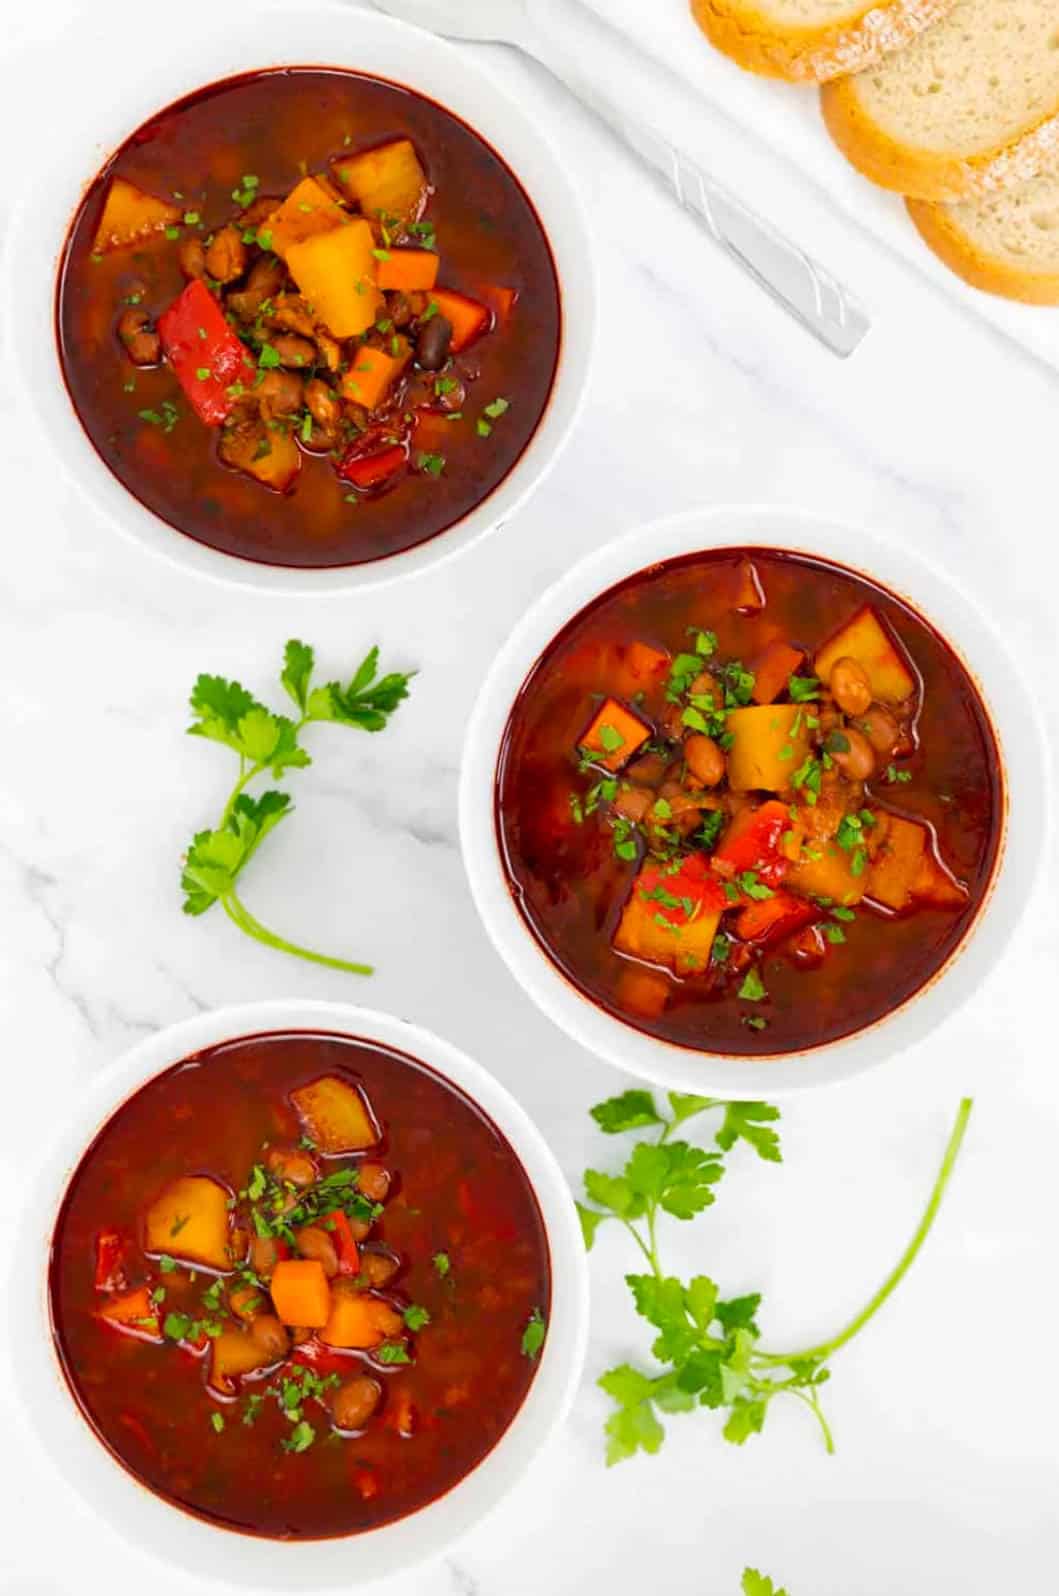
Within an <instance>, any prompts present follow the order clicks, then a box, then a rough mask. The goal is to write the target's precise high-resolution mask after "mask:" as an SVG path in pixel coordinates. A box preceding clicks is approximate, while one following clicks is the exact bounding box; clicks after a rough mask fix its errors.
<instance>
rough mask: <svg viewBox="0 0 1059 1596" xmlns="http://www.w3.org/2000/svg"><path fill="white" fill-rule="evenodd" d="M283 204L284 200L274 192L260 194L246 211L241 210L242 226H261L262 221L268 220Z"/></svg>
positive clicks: (240, 221)
mask: <svg viewBox="0 0 1059 1596" xmlns="http://www.w3.org/2000/svg"><path fill="white" fill-rule="evenodd" d="M282 204H283V200H282V199H277V198H276V197H275V195H273V194H259V195H258V197H257V199H256V200H253V201H252V202H251V204H249V205H248V206H247V207H246V210H245V211H241V212H240V215H239V225H240V227H260V226H261V223H262V222H265V221H267V220H268V218H269V217H270V216H271V215H273V213H274V212H276V211H278V210H279V208H280V206H281V205H282Z"/></svg>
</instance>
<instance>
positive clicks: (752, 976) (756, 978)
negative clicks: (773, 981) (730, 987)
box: [739, 965, 768, 1003]
mask: <svg viewBox="0 0 1059 1596" xmlns="http://www.w3.org/2000/svg"><path fill="white" fill-rule="evenodd" d="M739 996H740V997H741V998H745V999H746V1000H747V1002H748V1003H760V1002H761V1001H762V999H763V998H766V997H767V996H768V993H767V992H766V990H765V983H764V981H763V980H762V979H761V976H760V974H759V972H758V969H757V966H756V965H752V966H751V968H750V969H749V970H748V971H747V972H746V974H745V975H744V977H743V980H742V984H741V985H740V988H739Z"/></svg>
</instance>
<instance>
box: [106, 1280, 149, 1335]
mask: <svg viewBox="0 0 1059 1596" xmlns="http://www.w3.org/2000/svg"><path fill="white" fill-rule="evenodd" d="M98 1315H99V1318H100V1319H105V1320H106V1321H107V1323H108V1324H112V1325H114V1326H115V1327H116V1328H117V1329H119V1330H124V1331H126V1332H127V1333H128V1334H129V1335H137V1336H144V1337H145V1338H148V1339H150V1340H161V1331H160V1329H159V1325H158V1315H157V1313H156V1312H155V1309H154V1306H153V1304H152V1302H151V1293H150V1291H149V1289H148V1287H147V1286H137V1288H136V1290H135V1291H125V1292H123V1293H122V1295H121V1296H120V1297H111V1298H109V1299H108V1301H106V1302H105V1303H104V1304H103V1306H102V1307H101V1308H100V1309H99V1310H98Z"/></svg>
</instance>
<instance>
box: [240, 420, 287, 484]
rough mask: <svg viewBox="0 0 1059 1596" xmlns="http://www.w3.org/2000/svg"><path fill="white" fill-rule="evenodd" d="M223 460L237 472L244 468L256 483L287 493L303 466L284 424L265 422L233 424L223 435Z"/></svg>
mask: <svg viewBox="0 0 1059 1596" xmlns="http://www.w3.org/2000/svg"><path fill="white" fill-rule="evenodd" d="M222 459H223V460H224V463H225V464H226V465H229V466H231V467H232V469H233V470H235V471H245V472H246V475H247V476H249V477H253V478H254V480H255V482H260V483H262V484H263V485H264V486H265V487H266V488H271V489H272V490H273V492H274V493H286V492H288V490H289V489H290V488H291V487H292V486H293V484H294V482H295V481H296V479H297V477H298V474H299V472H300V471H301V468H302V455H301V450H300V449H299V448H298V445H297V443H296V442H295V441H294V437H293V435H292V434H291V433H289V432H287V431H286V430H285V429H284V428H283V427H267V426H266V425H265V424H264V422H262V423H260V424H251V425H248V426H237V427H233V428H232V429H231V430H230V431H228V432H226V433H225V434H224V436H223V438H222Z"/></svg>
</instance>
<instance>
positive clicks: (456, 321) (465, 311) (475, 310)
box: [430, 288, 493, 355]
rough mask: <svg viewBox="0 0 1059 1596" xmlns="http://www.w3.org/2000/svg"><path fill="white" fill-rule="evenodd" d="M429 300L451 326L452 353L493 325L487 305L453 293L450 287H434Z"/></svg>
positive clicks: (470, 342)
mask: <svg viewBox="0 0 1059 1596" xmlns="http://www.w3.org/2000/svg"><path fill="white" fill-rule="evenodd" d="M430 301H431V304H434V305H436V306H437V307H438V310H439V311H440V312H441V314H442V315H443V316H444V318H445V320H446V321H447V322H448V323H449V324H450V326H451V327H452V343H451V344H450V345H449V348H450V349H451V350H452V353H453V354H454V355H458V354H459V352H460V350H461V349H466V348H467V345H468V344H472V343H473V342H474V340H475V339H476V338H480V337H481V336H482V334H483V333H487V332H488V331H489V329H490V327H491V326H492V325H493V313H492V311H491V310H490V309H489V307H488V305H480V304H479V303H478V301H477V300H476V299H468V298H467V296H466V294H457V293H454V292H453V290H452V289H451V288H435V289H434V292H433V293H432V294H431V296H430Z"/></svg>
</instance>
